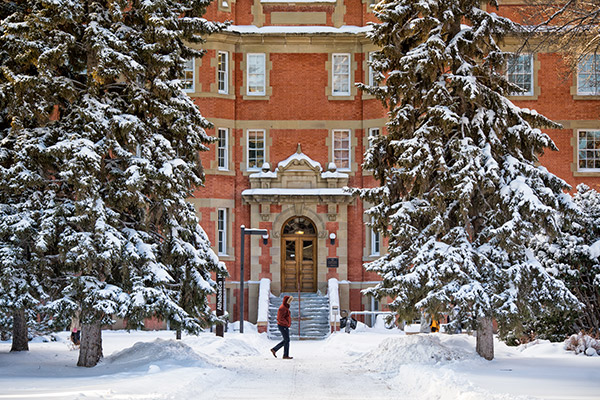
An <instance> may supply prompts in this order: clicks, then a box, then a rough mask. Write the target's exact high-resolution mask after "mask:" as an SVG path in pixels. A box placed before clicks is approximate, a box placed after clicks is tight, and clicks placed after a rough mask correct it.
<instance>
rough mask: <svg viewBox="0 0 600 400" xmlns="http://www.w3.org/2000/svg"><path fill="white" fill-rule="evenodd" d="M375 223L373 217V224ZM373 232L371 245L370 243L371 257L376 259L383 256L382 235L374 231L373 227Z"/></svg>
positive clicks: (371, 228) (371, 229)
mask: <svg viewBox="0 0 600 400" xmlns="http://www.w3.org/2000/svg"><path fill="white" fill-rule="evenodd" d="M373 222H374V219H373V217H371V224H372V223H373ZM369 230H370V231H371V243H370V247H371V249H370V252H369V253H370V254H369V255H370V256H371V257H375V256H379V255H381V235H380V233H379V231H378V230H376V229H373V227H372V226H370V227H369Z"/></svg>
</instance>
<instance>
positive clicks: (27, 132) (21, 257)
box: [0, 2, 57, 351]
mask: <svg viewBox="0 0 600 400" xmlns="http://www.w3.org/2000/svg"><path fill="white" fill-rule="evenodd" d="M23 3H25V2H23ZM23 3H21V4H19V5H18V6H16V5H15V7H10V8H8V9H7V10H9V11H10V12H9V13H7V14H6V15H3V16H2V17H3V18H2V21H0V265H1V266H2V267H1V269H0V313H2V314H3V315H4V321H3V322H6V323H7V324H8V325H4V324H3V328H10V329H12V331H13V335H12V339H13V342H12V350H15V351H18V350H27V349H28V344H27V341H28V325H29V328H31V322H33V321H36V320H37V318H38V317H40V316H41V315H40V311H41V310H40V308H39V306H40V305H41V301H43V300H45V299H47V298H48V296H49V293H51V292H52V289H55V288H56V285H55V282H54V281H53V280H52V279H51V275H52V274H51V270H50V264H49V262H48V259H47V258H46V257H45V250H46V243H45V242H44V240H43V238H42V236H41V235H40V229H41V227H42V224H43V220H44V215H45V213H46V212H47V211H48V209H49V203H48V200H49V198H50V197H51V193H50V192H46V189H47V187H48V185H47V182H48V176H49V175H51V174H52V171H53V164H52V162H51V160H49V159H48V158H47V157H45V155H44V149H45V147H46V143H47V142H49V141H50V142H51V137H50V130H49V129H47V125H48V123H49V122H50V119H51V115H52V111H53V109H54V105H55V104H56V102H57V97H56V96H55V94H56V93H55V91H54V90H53V89H54V88H53V87H52V85H51V82H50V81H49V80H47V79H46V77H45V76H43V75H40V74H36V75H32V74H31V72H32V71H33V70H35V68H36V62H37V59H36V57H35V55H34V54H35V50H36V43H35V40H32V41H29V40H27V41H24V40H20V38H18V37H15V36H11V33H14V32H18V31H19V30H20V29H21V28H22V26H21V25H20V24H19V22H20V21H21V20H22V17H23V14H22V12H23V10H25V9H26V8H27V7H28V5H27V4H23ZM38 54H39V53H38ZM50 208H51V207H50ZM43 210H46V211H43Z"/></svg>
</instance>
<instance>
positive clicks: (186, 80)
mask: <svg viewBox="0 0 600 400" xmlns="http://www.w3.org/2000/svg"><path fill="white" fill-rule="evenodd" d="M183 90H185V91H188V92H191V91H193V90H194V60H187V61H186V62H185V66H184V67H183Z"/></svg>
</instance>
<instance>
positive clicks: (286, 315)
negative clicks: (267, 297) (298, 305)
mask: <svg viewBox="0 0 600 400" xmlns="http://www.w3.org/2000/svg"><path fill="white" fill-rule="evenodd" d="M289 298H290V296H284V297H283V303H281V305H280V306H279V310H277V325H281V326H287V327H288V328H289V327H290V326H291V325H292V317H291V315H290V305H289V304H288V299H289Z"/></svg>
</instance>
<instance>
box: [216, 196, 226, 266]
mask: <svg viewBox="0 0 600 400" xmlns="http://www.w3.org/2000/svg"><path fill="white" fill-rule="evenodd" d="M227 233H228V232H227V209H226V208H218V209H217V253H218V254H219V255H227Z"/></svg>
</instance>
